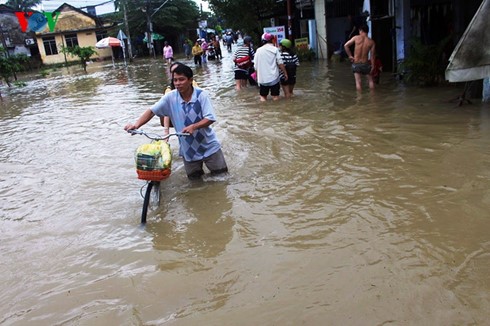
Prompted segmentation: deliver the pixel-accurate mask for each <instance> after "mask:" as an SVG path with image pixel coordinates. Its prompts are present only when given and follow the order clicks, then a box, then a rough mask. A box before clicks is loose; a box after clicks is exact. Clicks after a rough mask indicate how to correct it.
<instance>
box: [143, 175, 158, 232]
mask: <svg viewBox="0 0 490 326" xmlns="http://www.w3.org/2000/svg"><path fill="white" fill-rule="evenodd" d="M159 205H160V182H158V181H150V182H148V185H147V188H146V192H145V198H144V200H143V210H142V212H141V223H142V224H145V223H146V216H147V215H148V208H149V207H150V206H151V207H153V208H157V207H158V206H159Z"/></svg>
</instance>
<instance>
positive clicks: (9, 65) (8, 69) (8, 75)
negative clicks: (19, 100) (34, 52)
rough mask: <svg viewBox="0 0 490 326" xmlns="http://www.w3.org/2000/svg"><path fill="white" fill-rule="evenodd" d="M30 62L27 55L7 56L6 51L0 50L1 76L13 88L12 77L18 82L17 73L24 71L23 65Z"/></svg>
mask: <svg viewBox="0 0 490 326" xmlns="http://www.w3.org/2000/svg"><path fill="white" fill-rule="evenodd" d="M28 61H29V58H28V57H27V56H26V55H25V54H16V55H10V56H6V50H5V49H4V48H0V76H1V77H2V79H3V80H4V81H5V83H6V84H7V85H8V86H9V87H11V86H12V85H11V79H12V77H13V78H15V80H17V76H16V73H17V72H19V71H22V70H23V68H24V66H23V64H24V63H26V62H28Z"/></svg>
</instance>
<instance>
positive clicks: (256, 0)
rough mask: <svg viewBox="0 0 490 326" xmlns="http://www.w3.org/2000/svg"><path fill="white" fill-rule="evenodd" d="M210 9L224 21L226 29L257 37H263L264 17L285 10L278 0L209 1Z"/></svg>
mask: <svg viewBox="0 0 490 326" xmlns="http://www.w3.org/2000/svg"><path fill="white" fill-rule="evenodd" d="M209 7H210V9H211V10H212V11H213V12H214V13H215V14H216V16H218V17H220V18H221V19H222V20H224V23H223V26H224V27H226V28H232V29H234V30H237V29H239V30H241V31H244V32H246V33H247V34H255V35H261V30H262V27H263V26H261V20H263V19H264V17H268V15H269V14H270V13H272V12H280V11H283V10H285V4H284V3H282V2H281V3H279V2H277V0H209Z"/></svg>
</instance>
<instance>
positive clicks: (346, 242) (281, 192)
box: [0, 53, 490, 326]
mask: <svg viewBox="0 0 490 326" xmlns="http://www.w3.org/2000/svg"><path fill="white" fill-rule="evenodd" d="M224 55H225V58H224V60H223V62H222V63H217V62H209V63H208V64H207V65H205V66H203V68H195V67H194V64H190V66H191V67H192V68H193V70H194V73H195V75H196V76H195V79H196V80H197V82H198V84H199V85H200V86H201V87H203V88H204V89H206V90H207V91H209V93H210V94H211V98H212V100H213V103H214V105H215V110H216V114H217V116H218V121H217V122H216V123H215V124H214V125H213V126H214V129H215V130H216V132H217V134H218V137H219V139H220V140H221V142H222V145H223V152H224V155H225V157H226V159H227V163H228V166H229V169H230V175H229V177H227V178H225V179H218V180H217V179H211V178H205V180H204V181H203V182H201V183H197V184H193V183H190V182H189V181H188V180H187V178H186V176H185V172H184V170H183V164H182V160H181V159H180V158H179V157H178V155H177V153H178V143H177V140H175V139H173V140H172V141H171V146H172V148H173V151H174V163H173V172H172V176H171V177H170V178H169V179H167V180H166V181H165V182H164V183H163V184H162V204H161V206H160V208H159V209H157V210H153V211H151V212H150V213H149V216H148V223H147V224H146V226H141V225H140V223H139V222H140V216H141V207H142V204H143V199H142V198H141V196H140V188H141V187H142V186H144V181H141V180H138V179H137V177H136V172H135V166H134V158H133V155H134V151H135V150H136V148H137V147H138V146H139V145H140V144H143V143H146V142H147V141H148V140H147V139H146V138H144V137H142V136H130V135H128V134H127V133H125V132H124V131H123V126H124V125H125V124H126V123H128V122H134V121H135V120H136V118H137V117H138V116H139V115H140V114H141V113H142V111H143V110H144V109H146V108H148V107H149V106H150V105H152V104H153V103H154V102H155V101H157V100H158V99H159V98H160V96H161V94H162V90H163V88H164V87H165V86H166V84H167V77H166V75H165V66H164V65H163V62H162V60H147V59H140V60H138V61H136V62H134V63H133V64H131V65H129V66H128V67H127V68H125V67H124V66H123V65H121V64H120V65H118V66H117V67H116V68H113V67H112V64H111V63H110V62H104V63H95V64H92V65H90V66H89V67H88V73H87V74H85V73H83V72H82V71H81V70H80V69H79V68H78V67H72V68H69V69H66V68H63V69H60V70H57V71H54V72H53V73H52V74H51V75H50V76H48V77H46V78H40V77H39V78H38V79H34V78H33V79H32V80H31V81H29V82H28V85H27V86H26V87H23V88H12V89H10V90H7V89H6V88H2V95H3V102H1V103H0V134H1V138H0V166H1V171H2V174H1V176H0V234H1V235H0V237H1V246H0V252H1V264H0V274H1V275H2V282H1V283H0V284H1V285H0V324H1V325H240V326H241V325H244V326H245V325H247V326H248V325H292V326H295V325H422V324H424V325H485V324H488V316H489V315H490V281H489V280H490V279H489V275H490V213H489V212H490V107H489V105H488V104H486V105H484V104H481V103H480V102H479V101H478V100H475V101H473V104H472V105H466V104H465V105H464V106H462V107H458V106H457V104H455V103H448V100H449V99H451V98H455V97H457V96H458V95H459V94H460V93H461V91H462V87H461V88H459V87H455V86H451V87H440V88H425V89H420V88H415V87H414V88H406V87H404V86H403V85H401V84H398V83H397V82H395V81H394V80H393V79H392V78H391V77H390V76H389V75H388V73H384V74H382V76H381V85H380V87H379V88H378V89H376V91H375V92H373V93H370V92H369V91H366V90H365V91H363V93H362V94H357V93H356V91H355V85H354V77H353V75H352V73H351V72H350V67H349V65H348V64H346V63H329V64H327V63H326V62H322V61H320V62H313V63H308V62H306V63H302V65H301V66H300V67H299V72H298V78H297V79H298V83H297V86H296V90H295V93H296V96H295V97H294V98H293V99H292V100H291V101H286V100H284V99H282V100H281V101H278V102H272V101H269V102H267V103H260V102H259V96H258V90H256V89H255V88H252V87H250V88H249V89H246V90H244V91H242V92H240V93H237V92H236V91H235V89H234V80H233V70H232V66H231V60H230V58H229V55H228V54H227V53H225V54H224ZM184 62H187V63H189V61H184ZM143 130H146V131H154V132H160V133H161V131H162V129H161V127H160V126H159V121H158V119H156V118H154V119H153V120H152V121H151V122H150V123H149V124H148V125H146V126H145V127H144V128H143Z"/></svg>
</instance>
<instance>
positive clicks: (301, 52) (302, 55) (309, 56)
mask: <svg viewBox="0 0 490 326" xmlns="http://www.w3.org/2000/svg"><path fill="white" fill-rule="evenodd" d="M296 54H297V55H298V59H299V61H311V60H313V59H315V51H313V50H312V49H310V48H309V47H308V46H307V45H305V46H299V47H297V48H296Z"/></svg>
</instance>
